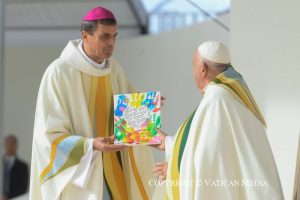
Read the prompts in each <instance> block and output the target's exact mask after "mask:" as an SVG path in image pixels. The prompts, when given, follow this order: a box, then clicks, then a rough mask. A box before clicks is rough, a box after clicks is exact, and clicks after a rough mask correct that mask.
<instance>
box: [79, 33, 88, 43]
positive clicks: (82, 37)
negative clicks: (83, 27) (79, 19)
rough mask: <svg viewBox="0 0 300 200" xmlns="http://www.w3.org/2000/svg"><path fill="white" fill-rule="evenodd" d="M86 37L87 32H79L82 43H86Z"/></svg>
mask: <svg viewBox="0 0 300 200" xmlns="http://www.w3.org/2000/svg"><path fill="white" fill-rule="evenodd" d="M87 37H88V32H86V31H81V39H82V41H84V42H87Z"/></svg>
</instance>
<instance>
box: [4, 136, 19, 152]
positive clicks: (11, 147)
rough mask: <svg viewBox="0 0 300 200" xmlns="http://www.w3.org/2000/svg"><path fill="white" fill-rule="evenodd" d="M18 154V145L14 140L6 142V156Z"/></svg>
mask: <svg viewBox="0 0 300 200" xmlns="http://www.w3.org/2000/svg"><path fill="white" fill-rule="evenodd" d="M16 153H17V144H16V141H15V140H14V139H11V138H8V139H6V140H5V154H6V155H10V156H12V155H16Z"/></svg>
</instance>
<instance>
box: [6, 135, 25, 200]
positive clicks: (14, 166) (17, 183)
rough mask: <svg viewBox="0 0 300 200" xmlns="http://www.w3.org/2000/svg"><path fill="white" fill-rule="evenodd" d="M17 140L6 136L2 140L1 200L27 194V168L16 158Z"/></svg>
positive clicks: (11, 136) (14, 137) (12, 136)
mask: <svg viewBox="0 0 300 200" xmlns="http://www.w3.org/2000/svg"><path fill="white" fill-rule="evenodd" d="M17 147H18V139H17V138H16V136H14V135H8V136H6V137H5V140H4V148H5V151H4V155H3V158H2V162H3V165H2V166H3V167H2V169H3V184H2V186H3V200H6V199H11V198H14V197H17V196H19V195H22V194H24V193H26V192H27V188H28V167H27V164H26V163H25V162H23V161H21V160H20V159H19V158H18V156H17Z"/></svg>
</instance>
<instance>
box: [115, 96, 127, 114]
mask: <svg viewBox="0 0 300 200" xmlns="http://www.w3.org/2000/svg"><path fill="white" fill-rule="evenodd" d="M127 106H128V102H127V101H126V97H125V95H120V96H119V98H118V106H117V108H116V110H115V116H118V117H120V116H122V115H123V112H124V110H125V109H126V108H127Z"/></svg>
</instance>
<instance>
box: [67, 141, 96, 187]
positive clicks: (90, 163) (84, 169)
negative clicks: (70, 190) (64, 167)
mask: <svg viewBox="0 0 300 200" xmlns="http://www.w3.org/2000/svg"><path fill="white" fill-rule="evenodd" d="M93 140H94V139H87V151H86V153H85V155H84V156H83V157H82V158H81V160H80V163H79V165H78V167H77V169H76V171H75V173H74V175H73V177H72V179H71V181H70V183H72V184H74V185H76V186H78V187H80V188H82V189H85V188H86V186H87V183H88V180H89V177H90V175H91V172H92V170H93V168H94V165H95V161H96V157H97V154H98V153H99V151H97V150H93ZM100 153H101V152H100Z"/></svg>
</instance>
